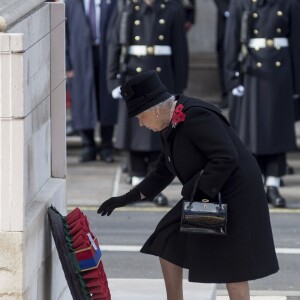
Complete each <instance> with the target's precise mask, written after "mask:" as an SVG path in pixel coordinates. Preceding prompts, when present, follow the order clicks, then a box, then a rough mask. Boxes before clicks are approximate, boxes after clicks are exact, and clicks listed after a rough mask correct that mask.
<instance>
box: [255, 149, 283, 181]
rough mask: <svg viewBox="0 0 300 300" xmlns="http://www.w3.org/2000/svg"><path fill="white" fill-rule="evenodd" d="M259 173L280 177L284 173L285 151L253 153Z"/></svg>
mask: <svg viewBox="0 0 300 300" xmlns="http://www.w3.org/2000/svg"><path fill="white" fill-rule="evenodd" d="M254 156H255V158H256V160H257V162H258V165H259V167H260V170H261V173H262V174H263V175H264V176H265V177H267V176H274V177H281V176H283V175H285V173H286V153H278V154H271V155H254Z"/></svg>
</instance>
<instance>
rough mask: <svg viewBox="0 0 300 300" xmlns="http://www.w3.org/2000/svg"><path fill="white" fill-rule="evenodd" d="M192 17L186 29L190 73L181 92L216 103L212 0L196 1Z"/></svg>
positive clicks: (215, 13)
mask: <svg viewBox="0 0 300 300" xmlns="http://www.w3.org/2000/svg"><path fill="white" fill-rule="evenodd" d="M195 2H196V19H195V24H194V26H193V27H192V28H191V29H190V31H189V32H188V42H189V53H190V73H189V85H188V89H187V91H186V92H185V93H186V94H187V95H189V96H193V97H199V98H201V99H203V100H208V101H212V102H220V97H221V96H220V83H219V74H218V66H217V54H216V50H215V48H216V46H215V44H216V22H217V10H216V6H215V4H214V1H213V0H196V1H195Z"/></svg>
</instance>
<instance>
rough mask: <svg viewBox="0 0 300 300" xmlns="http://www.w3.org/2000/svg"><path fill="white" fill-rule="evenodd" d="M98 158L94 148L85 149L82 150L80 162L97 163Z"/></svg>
mask: <svg viewBox="0 0 300 300" xmlns="http://www.w3.org/2000/svg"><path fill="white" fill-rule="evenodd" d="M96 158H97V157H96V150H95V149H94V148H90V147H85V148H83V150H82V155H81V158H80V162H89V161H95V160H96Z"/></svg>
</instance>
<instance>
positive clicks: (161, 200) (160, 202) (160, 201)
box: [153, 193, 169, 206]
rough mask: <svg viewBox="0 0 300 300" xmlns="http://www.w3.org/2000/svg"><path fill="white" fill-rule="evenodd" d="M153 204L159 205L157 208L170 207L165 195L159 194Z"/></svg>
mask: <svg viewBox="0 0 300 300" xmlns="http://www.w3.org/2000/svg"><path fill="white" fill-rule="evenodd" d="M153 202H154V203H155V204H156V205H157V206H167V205H168V203H169V202H168V198H167V197H166V196H165V195H163V194H162V193H159V194H158V195H157V196H156V197H155V198H154V199H153Z"/></svg>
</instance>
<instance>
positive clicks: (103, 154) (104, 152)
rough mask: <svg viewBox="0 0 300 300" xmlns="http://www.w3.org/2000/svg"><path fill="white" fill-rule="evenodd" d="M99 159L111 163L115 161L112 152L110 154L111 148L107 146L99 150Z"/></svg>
mask: <svg viewBox="0 0 300 300" xmlns="http://www.w3.org/2000/svg"><path fill="white" fill-rule="evenodd" d="M100 159H101V160H102V161H104V162H107V163H112V162H114V161H115V159H114V157H113V154H112V149H109V148H106V149H105V148H104V149H101V150H100Z"/></svg>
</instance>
